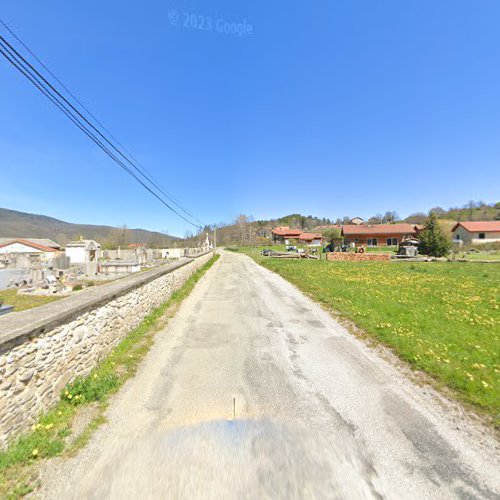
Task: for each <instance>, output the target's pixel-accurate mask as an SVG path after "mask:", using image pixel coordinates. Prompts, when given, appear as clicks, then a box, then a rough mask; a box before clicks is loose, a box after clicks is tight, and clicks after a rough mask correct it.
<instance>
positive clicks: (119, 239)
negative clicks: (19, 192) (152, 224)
mask: <svg viewBox="0 0 500 500" xmlns="http://www.w3.org/2000/svg"><path fill="white" fill-rule="evenodd" d="M80 236H83V238H85V239H92V240H96V241H98V242H99V243H101V244H109V245H113V243H118V244H120V243H121V244H127V243H148V244H149V245H150V246H161V245H164V244H166V243H168V242H170V243H171V242H173V241H176V240H180V238H178V237H176V236H170V235H166V234H163V233H160V232H157V231H149V230H147V229H141V228H134V229H128V228H125V227H122V228H117V227H113V226H107V225H99V224H76V223H73V222H66V221H63V220H60V219H56V218H55V217H50V216H48V215H42V214H33V213H28V212H20V211H17V210H11V209H8V208H1V207H0V237H2V238H48V239H51V240H54V241H56V242H57V243H60V244H61V245H65V244H66V243H67V242H68V241H71V240H74V239H79V238H80Z"/></svg>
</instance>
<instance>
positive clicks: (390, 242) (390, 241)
mask: <svg viewBox="0 0 500 500" xmlns="http://www.w3.org/2000/svg"><path fill="white" fill-rule="evenodd" d="M397 245H398V239H397V238H387V246H388V247H393V246H397Z"/></svg>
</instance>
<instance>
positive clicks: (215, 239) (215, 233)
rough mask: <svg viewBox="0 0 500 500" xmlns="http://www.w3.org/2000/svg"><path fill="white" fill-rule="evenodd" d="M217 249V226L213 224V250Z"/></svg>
mask: <svg viewBox="0 0 500 500" xmlns="http://www.w3.org/2000/svg"><path fill="white" fill-rule="evenodd" d="M215 248H217V226H216V225H215V224H214V249H215Z"/></svg>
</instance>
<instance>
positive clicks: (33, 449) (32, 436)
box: [0, 255, 219, 499]
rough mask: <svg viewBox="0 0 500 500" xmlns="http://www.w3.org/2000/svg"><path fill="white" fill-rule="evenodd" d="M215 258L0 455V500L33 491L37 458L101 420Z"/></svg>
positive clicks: (72, 447)
mask: <svg viewBox="0 0 500 500" xmlns="http://www.w3.org/2000/svg"><path fill="white" fill-rule="evenodd" d="M218 258H219V256H218V255H215V256H214V257H213V258H212V259H210V260H209V261H208V262H207V263H206V264H204V265H203V266H201V267H200V268H199V269H197V270H196V271H195V272H194V273H193V274H192V275H191V276H190V277H189V278H188V280H187V281H186V282H185V283H184V285H183V286H182V287H181V288H180V289H179V290H177V291H175V292H174V293H173V294H172V295H171V296H170V297H169V299H168V300H167V301H166V302H165V303H163V304H162V305H161V306H159V307H157V308H156V309H154V310H153V311H151V312H150V313H149V314H148V315H147V316H146V317H145V318H144V320H143V321H142V323H141V324H140V325H139V326H138V327H137V328H135V329H134V330H132V331H131V332H130V333H129V334H128V335H127V336H126V337H125V338H124V339H123V340H122V341H121V342H120V343H119V344H118V345H117V346H116V347H115V348H114V349H113V350H112V351H111V353H110V354H109V355H108V356H107V357H106V358H105V359H104V360H103V361H102V362H101V363H100V364H99V365H98V366H96V368H95V369H94V370H93V371H92V372H91V373H90V374H89V375H88V376H87V377H79V378H77V379H75V380H74V381H73V382H72V383H70V384H68V385H67V386H66V388H65V389H64V390H63V391H62V394H61V400H60V401H59V403H57V404H56V405H55V407H54V408H52V409H51V410H49V411H48V412H47V413H46V414H45V415H43V416H42V417H41V418H40V419H39V421H38V423H37V424H36V425H34V426H33V428H32V429H31V431H30V432H28V433H26V434H23V435H21V436H20V437H19V438H17V439H16V440H15V441H13V442H12V443H11V444H10V446H9V447H8V448H7V449H6V450H5V451H3V452H0V498H9V499H16V498H20V497H22V496H23V495H26V494H27V493H29V492H31V491H33V490H34V489H35V488H36V487H37V473H36V471H37V465H38V463H39V460H40V459H43V458H50V457H54V456H57V455H61V454H71V453H74V452H75V451H76V450H77V449H79V448H80V447H81V446H84V445H85V444H86V443H87V442H88V440H89V439H90V437H91V435H92V432H93V431H94V430H95V429H97V427H99V425H101V424H102V423H103V422H104V421H105V418H104V410H105V408H106V406H107V403H108V400H109V397H110V396H111V395H112V394H114V393H116V391H118V389H119V388H120V387H121V386H122V385H123V384H124V383H125V381H126V380H127V379H129V378H130V377H132V376H133V375H134V374H135V373H136V371H137V368H138V366H139V363H140V362H141V360H142V359H143V358H144V356H145V355H146V353H147V352H148V351H149V349H150V347H151V345H152V344H153V341H154V334H155V333H156V331H157V330H158V329H159V328H160V327H161V326H163V325H164V323H165V321H166V319H167V318H168V317H170V316H172V315H173V314H174V312H175V311H176V310H177V308H178V306H179V305H180V303H181V302H182V301H183V300H184V299H185V298H186V297H187V296H188V295H189V293H190V292H191V290H192V289H193V288H194V286H195V284H196V283H197V282H198V281H199V280H200V278H201V277H202V276H203V274H204V273H205V272H206V271H207V270H208V269H209V268H210V267H211V266H212V265H213V264H214V263H215V261H216V260H217V259H218ZM88 404H94V405H97V407H98V410H99V411H98V413H97V415H96V416H95V417H94V418H93V419H92V421H91V422H90V423H89V425H88V426H87V427H86V428H85V429H83V431H82V432H81V433H80V434H79V435H78V436H77V438H76V439H75V440H74V441H73V442H72V443H71V444H68V440H67V438H68V437H69V436H70V435H71V429H72V424H73V422H74V419H75V417H76V416H77V412H78V411H79V409H80V408H83V407H84V406H85V405H88Z"/></svg>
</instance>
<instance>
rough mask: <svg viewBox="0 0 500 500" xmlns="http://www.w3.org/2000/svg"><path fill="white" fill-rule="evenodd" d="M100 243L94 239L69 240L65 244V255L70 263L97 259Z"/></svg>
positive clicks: (83, 262)
mask: <svg viewBox="0 0 500 500" xmlns="http://www.w3.org/2000/svg"><path fill="white" fill-rule="evenodd" d="M100 249H101V245H99V243H97V241H94V240H76V241H70V242H69V243H68V244H67V245H66V256H67V257H69V258H70V262H71V265H75V264H87V263H88V262H94V261H97V259H98V258H99V254H100Z"/></svg>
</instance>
